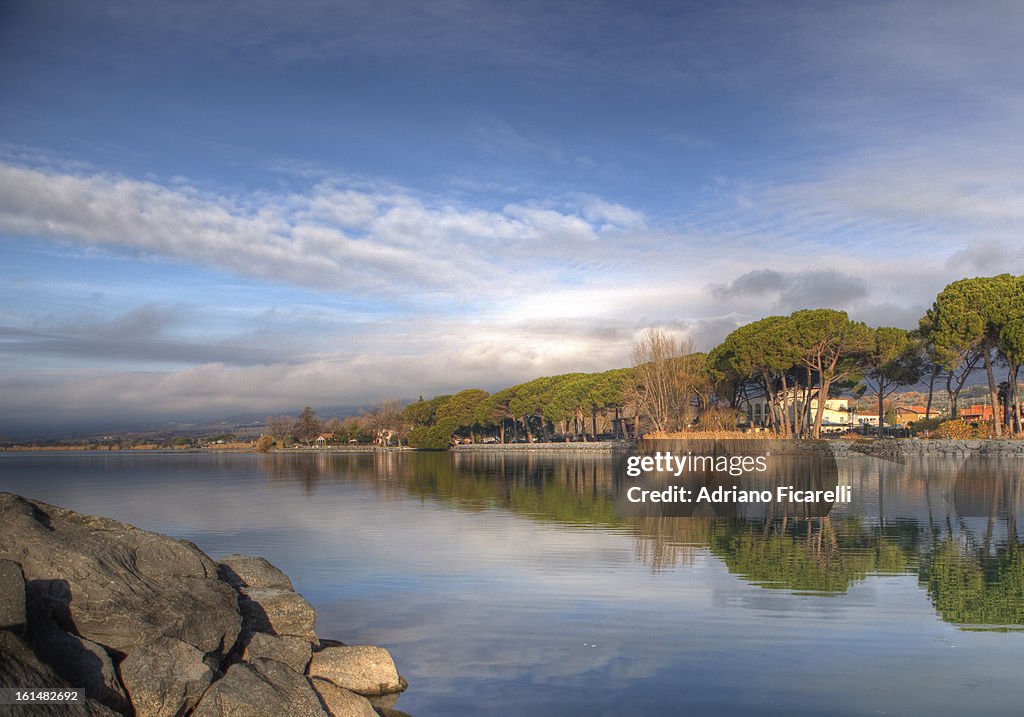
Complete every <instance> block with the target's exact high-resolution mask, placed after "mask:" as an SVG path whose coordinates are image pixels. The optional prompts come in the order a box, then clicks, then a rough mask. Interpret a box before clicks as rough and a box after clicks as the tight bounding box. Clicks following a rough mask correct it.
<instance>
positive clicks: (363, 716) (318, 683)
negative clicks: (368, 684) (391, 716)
mask: <svg viewBox="0 0 1024 717" xmlns="http://www.w3.org/2000/svg"><path fill="white" fill-rule="evenodd" d="M310 682H311V683H313V689H314V690H316V693H317V694H318V695H320V700H321V701H322V702H323V703H324V706H325V707H327V711H328V712H330V714H331V715H332V717H377V711H376V710H375V709H374V707H373V705H371V704H370V701H369V700H368V699H366V698H365V697H361V696H360V695H357V694H356V693H355V692H350V691H349V690H346V689H345V688H344V687H338V686H337V685H336V684H334V683H333V682H329V681H328V680H325V679H322V678H320V677H313V678H311V679H310Z"/></svg>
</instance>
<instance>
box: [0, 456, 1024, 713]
mask: <svg viewBox="0 0 1024 717" xmlns="http://www.w3.org/2000/svg"><path fill="white" fill-rule="evenodd" d="M1021 468H1022V462H1021V461H1020V460H1017V461H1014V460H1012V459H983V458H973V459H944V460H941V461H936V460H933V459H916V460H911V461H908V462H906V463H905V464H900V463H898V462H894V461H886V460H880V459H874V458H870V457H866V456H855V457H851V458H849V459H844V460H841V461H839V463H838V474H839V477H838V480H839V483H840V484H842V485H846V486H849V488H850V492H851V495H852V500H851V502H850V503H848V504H843V505H837V506H836V507H835V508H834V509H833V510H832V511H831V512H830V513H829V514H828V515H827V516H824V517H813V518H794V517H788V518H784V517H779V516H772V515H761V516H753V517H751V516H746V517H744V516H740V515H728V516H721V515H715V514H713V512H710V511H709V512H707V514H694V515H692V516H690V517H682V518H679V517H659V516H653V517H651V516H649V517H640V516H636V515H634V516H625V515H623V513H622V511H621V510H619V503H620V497H621V492H622V489H623V486H624V485H626V483H627V482H628V481H627V479H626V478H625V477H624V473H623V471H622V470H621V459H620V458H616V457H613V456H610V455H606V454H583V453H570V452H565V453H547V454H543V455H541V454H526V453H507V454H502V453H497V452H494V453H451V454H449V453H394V452H390V453H384V452H380V453H372V454H371V453H359V454H326V453H317V454H312V453H311V454H266V455H256V454H251V455H250V454H223V455H217V454H189V453H181V454H158V453H154V454H144V453H138V454H131V453H123V454H119V453H66V454H65V453H46V454H39V453H3V454H0V490H4V491H10V492H14V493H19V494H22V495H25V496H28V497H31V498H36V499H40V500H43V501H46V502H49V503H54V504H57V505H61V506H66V507H69V508H72V509H75V510H78V511H82V512H87V513H96V514H100V515H105V516H110V517H113V518H116V519H119V520H123V521H126V522H128V523H132V524H134V525H137V526H139V527H142V528H145V529H148V530H154V531H158V532H161V533H166V534H169V535H172V536H175V537H178V538H184V539H187V540H191V541H193V542H195V543H196V544H197V545H199V547H201V548H202V549H203V550H205V551H206V552H207V553H209V554H210V555H212V556H213V557H215V558H216V557H218V556H220V555H223V554H225V553H233V552H242V553H252V554H259V555H264V556H266V557H267V558H268V559H270V560H271V562H273V563H274V564H276V565H277V566H279V567H280V568H281V569H283V570H284V571H285V572H286V573H288V574H289V575H290V576H291V577H292V580H293V582H294V583H295V586H296V589H297V590H298V591H299V592H301V593H302V594H303V595H305V596H306V597H307V598H308V599H309V600H310V601H311V602H312V603H313V605H314V606H315V607H316V609H317V611H318V614H319V620H318V633H319V634H320V635H321V636H323V637H333V638H337V639H341V640H344V641H345V642H348V643H350V644H359V643H368V644H379V645H383V646H385V647H387V648H388V649H389V650H391V652H392V654H393V655H394V658H395V662H396V663H397V665H398V668H399V670H400V672H401V673H402V674H403V675H404V676H405V677H406V678H407V679H408V681H409V684H410V688H409V690H408V692H406V693H405V694H404V695H402V696H401V698H400V699H399V700H398V703H397V705H395V706H396V707H397V708H398V709H402V710H405V711H407V712H409V713H411V714H412V715H413V716H414V717H426V716H427V715H452V714H459V713H465V714H478V713H479V714H487V715H524V714H529V715H531V717H541V716H542V715H575V714H585V715H622V714H630V715H647V714H649V715H655V714H657V715H661V714H666V713H680V714H682V713H686V714H715V715H758V714H764V715H769V714H788V715H804V714H806V715H816V714H823V713H826V714H833V715H879V714H890V715H909V714H927V715H957V716H960V715H965V714H971V715H981V714H991V715H1005V714H1019V713H1020V710H1021V705H1022V704H1024V680H1021V677H1020V675H1021V664H1022V662H1021V661H1022V658H1024V632H1021V628H1024V546H1022V545H1021V544H1019V543H1018V539H1019V534H1018V528H1017V526H1018V520H1019V519H1020V518H1021V513H1022V509H1024V500H1022V498H1024V496H1022V486H1024V480H1022V477H1021V473H1022V471H1021Z"/></svg>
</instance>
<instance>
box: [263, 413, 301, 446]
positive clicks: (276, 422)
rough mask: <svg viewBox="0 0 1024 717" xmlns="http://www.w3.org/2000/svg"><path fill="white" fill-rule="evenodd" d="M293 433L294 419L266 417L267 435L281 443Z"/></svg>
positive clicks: (289, 417)
mask: <svg viewBox="0 0 1024 717" xmlns="http://www.w3.org/2000/svg"><path fill="white" fill-rule="evenodd" d="M294 432H295V419H294V418H292V417H291V416H267V433H268V434H270V435H271V436H273V437H274V438H275V439H276V440H278V441H283V440H284V439H286V438H287V437H288V436H290V435H292V433H294Z"/></svg>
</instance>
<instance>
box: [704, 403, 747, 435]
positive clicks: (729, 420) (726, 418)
mask: <svg viewBox="0 0 1024 717" xmlns="http://www.w3.org/2000/svg"><path fill="white" fill-rule="evenodd" d="M738 415H739V411H737V410H735V409H732V408H725V407H723V406H713V407H711V408H709V409H708V410H706V411H704V413H702V414H700V418H699V419H698V420H697V425H696V426H695V429H696V430H698V431H701V432H709V431H714V432H718V431H735V430H736V417H737V416H738Z"/></svg>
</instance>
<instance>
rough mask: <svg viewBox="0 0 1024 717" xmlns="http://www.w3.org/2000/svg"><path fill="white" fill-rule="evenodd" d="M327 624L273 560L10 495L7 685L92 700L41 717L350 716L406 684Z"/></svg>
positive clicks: (4, 531)
mask: <svg viewBox="0 0 1024 717" xmlns="http://www.w3.org/2000/svg"><path fill="white" fill-rule="evenodd" d="M315 625H316V612H315V610H314V609H313V606H312V605H310V604H309V602H307V601H306V600H305V599H304V598H303V597H302V596H301V595H299V594H298V593H297V592H296V591H295V589H294V587H293V585H292V582H291V580H290V579H289V578H288V576H287V575H285V574H284V573H283V572H281V571H280V570H278V569H277V568H276V567H274V566H273V565H271V564H270V563H269V562H268V561H267V560H265V559H264V558H260V557H254V556H245V555H229V556H225V557H223V558H221V559H220V561H214V560H212V559H211V558H210V557H209V556H207V555H206V554H205V553H203V552H202V551H201V550H200V549H199V548H197V547H196V546H195V545H193V544H191V543H189V542H186V541H181V540H175V539H173V538H169V537H167V536H163V535H159V534H157V533H151V532H148V531H145V530H140V529H139V528H135V527H133V526H130V525H126V524H124V523H120V522H117V521H114V520H111V519H108V518H101V517H97V516H91V515H83V514H80V513H76V512H74V511H71V510H66V509H64V508H58V507H55V506H52V505H47V504H45V503H40V502H37V501H33V500H28V499H25V498H21V497H19V496H16V495H12V494H9V493H0V686H2V687H51V688H52V687H81V688H83V689H84V690H85V693H86V699H85V700H84V701H83V702H82V703H80V704H78V705H68V704H61V705H47V706H42V705H38V706H34V707H33V708H32V712H31V713H32V714H42V715H45V714H54V715H57V714H60V715H104V716H105V715H118V714H120V715H140V716H145V717H184V716H186V715H195V716H197V717H210V716H212V715H218V716H221V717H224V716H233V715H237V716H242V715H245V716H250V715H251V716H256V715H296V716H297V717H342V716H346V717H347V716H348V715H373V714H380V709H378V708H374V707H373V706H372V705H371V703H370V702H369V701H368V700H367V699H366V697H365V696H370V695H381V694H388V693H396V692H400V691H402V690H404V689H405V688H406V686H407V684H406V682H405V680H404V679H402V677H401V676H399V674H398V672H397V670H396V669H395V665H394V662H393V661H392V659H391V655H390V654H389V653H388V652H387V650H384V649H383V648H380V647H373V646H347V645H344V643H340V642H338V641H336V640H326V639H325V640H322V641H321V640H320V639H319V638H318V637H317V635H316V632H315ZM357 693H358V694H357Z"/></svg>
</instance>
